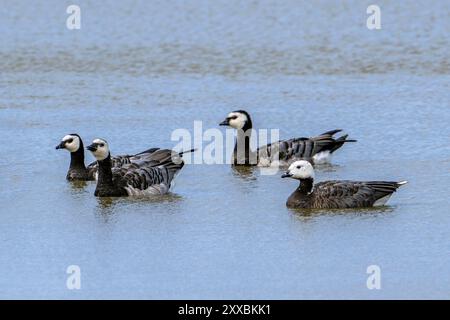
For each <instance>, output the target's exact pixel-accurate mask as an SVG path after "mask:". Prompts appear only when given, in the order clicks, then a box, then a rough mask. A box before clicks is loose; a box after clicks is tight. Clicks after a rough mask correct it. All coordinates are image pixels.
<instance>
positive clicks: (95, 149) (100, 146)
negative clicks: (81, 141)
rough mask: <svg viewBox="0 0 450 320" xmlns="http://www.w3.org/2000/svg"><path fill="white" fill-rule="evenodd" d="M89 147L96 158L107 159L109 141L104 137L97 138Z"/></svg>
mask: <svg viewBox="0 0 450 320" xmlns="http://www.w3.org/2000/svg"><path fill="white" fill-rule="evenodd" d="M87 148H88V150H89V151H91V152H92V154H93V155H94V157H95V159H97V160H99V161H102V160H105V159H106V158H108V156H109V146H108V143H107V142H106V141H105V140H103V139H95V140H94V141H92V144H91V145H90V146H88V147H87Z"/></svg>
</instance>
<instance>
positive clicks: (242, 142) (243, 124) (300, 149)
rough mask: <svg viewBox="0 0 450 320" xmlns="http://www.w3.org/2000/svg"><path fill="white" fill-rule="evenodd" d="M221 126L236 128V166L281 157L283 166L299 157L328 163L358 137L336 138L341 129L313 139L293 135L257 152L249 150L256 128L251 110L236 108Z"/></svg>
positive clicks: (265, 164)
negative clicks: (253, 124)
mask: <svg viewBox="0 0 450 320" xmlns="http://www.w3.org/2000/svg"><path fill="white" fill-rule="evenodd" d="M220 125H221V126H230V127H232V128H234V129H237V138H236V143H235V146H234V151H233V159H232V161H233V164H234V165H259V166H270V165H271V164H272V163H274V162H275V160H278V161H279V164H280V165H289V164H290V163H292V162H293V161H295V160H299V159H304V160H308V161H309V162H311V163H313V164H323V163H328V162H329V161H330V160H331V154H332V153H333V152H335V151H336V150H337V149H339V148H340V147H342V146H343V145H344V143H346V142H356V140H347V137H348V135H343V136H341V137H339V138H337V139H334V138H333V135H335V134H336V133H338V132H341V131H342V130H340V129H337V130H331V131H327V132H325V133H322V134H321V135H319V136H316V137H312V138H293V139H289V140H282V141H278V142H275V143H271V144H268V145H266V146H262V147H259V148H258V149H257V150H256V152H255V151H251V150H250V137H251V132H252V128H253V127H252V120H251V118H250V115H249V114H248V112H246V111H244V110H237V111H233V112H231V113H229V114H228V116H227V117H226V119H225V120H224V121H222V122H221V123H220ZM277 158H278V159H277Z"/></svg>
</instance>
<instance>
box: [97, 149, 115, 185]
mask: <svg viewBox="0 0 450 320" xmlns="http://www.w3.org/2000/svg"><path fill="white" fill-rule="evenodd" d="M97 163H98V185H110V186H112V185H113V179H112V178H113V175H112V170H111V166H112V164H111V155H109V154H108V157H107V158H106V159H103V160H97Z"/></svg>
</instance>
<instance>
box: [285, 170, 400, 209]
mask: <svg viewBox="0 0 450 320" xmlns="http://www.w3.org/2000/svg"><path fill="white" fill-rule="evenodd" d="M282 177H290V178H294V179H297V180H300V185H299V187H298V188H297V189H296V190H295V191H294V192H293V193H292V194H291V195H290V196H289V198H288V200H287V202H286V205H287V206H288V207H290V208H305V209H339V208H363V207H372V206H379V205H384V204H385V203H386V201H387V200H388V199H389V197H390V196H391V195H392V193H394V192H395V191H396V190H397V189H398V188H399V187H400V186H402V185H403V184H406V181H401V182H395V181H348V180H342V181H336V180H335V181H325V182H319V183H317V184H315V185H314V169H313V167H312V166H311V164H310V163H309V162H307V161H297V162H294V163H293V164H292V165H291V166H290V167H289V169H288V171H287V172H286V173H285V174H284V175H283V176H282Z"/></svg>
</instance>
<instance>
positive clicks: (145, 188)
mask: <svg viewBox="0 0 450 320" xmlns="http://www.w3.org/2000/svg"><path fill="white" fill-rule="evenodd" d="M183 165H184V162H183V160H182V158H181V153H177V152H174V151H172V150H167V149H158V150H156V151H153V152H150V153H141V154H139V157H136V158H135V159H133V161H131V162H130V163H128V164H125V165H123V166H121V167H114V168H113V169H112V172H113V180H114V181H115V183H116V184H117V185H118V186H120V187H123V188H125V189H126V190H127V192H128V194H129V195H150V194H164V193H166V192H168V191H169V188H170V186H171V184H172V181H173V179H174V178H175V176H176V174H177V173H178V171H179V170H180V169H181V168H182V167H183Z"/></svg>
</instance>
